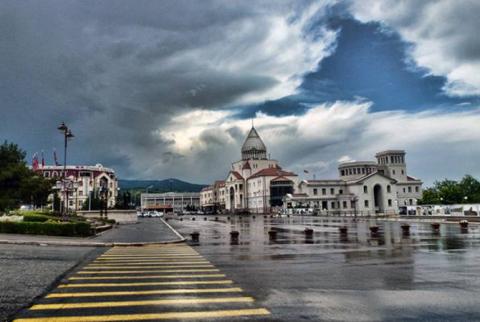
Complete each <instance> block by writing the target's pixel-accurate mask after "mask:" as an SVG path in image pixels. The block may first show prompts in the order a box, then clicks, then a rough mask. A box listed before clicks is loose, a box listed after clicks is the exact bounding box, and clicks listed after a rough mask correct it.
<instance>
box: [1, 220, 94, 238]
mask: <svg viewBox="0 0 480 322" xmlns="http://www.w3.org/2000/svg"><path fill="white" fill-rule="evenodd" d="M0 233H9V234H33V235H50V236H90V235H93V230H92V229H91V227H90V224H88V223H84V222H77V223H51V222H0Z"/></svg>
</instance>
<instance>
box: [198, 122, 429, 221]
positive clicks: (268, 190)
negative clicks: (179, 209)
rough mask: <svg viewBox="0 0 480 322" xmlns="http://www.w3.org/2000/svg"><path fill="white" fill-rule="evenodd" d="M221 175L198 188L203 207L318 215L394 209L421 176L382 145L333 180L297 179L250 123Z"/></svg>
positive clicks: (407, 202)
mask: <svg viewBox="0 0 480 322" xmlns="http://www.w3.org/2000/svg"><path fill="white" fill-rule="evenodd" d="M241 155H242V158H241V160H239V161H237V162H234V163H233V164H232V166H231V170H230V171H229V173H228V174H227V177H226V179H225V180H221V181H216V182H215V183H214V184H212V185H211V186H208V187H206V188H204V189H203V190H202V191H201V192H200V205H201V207H202V208H203V209H205V210H207V211H214V212H216V211H228V212H232V213H236V212H250V213H269V212H271V211H272V210H274V209H280V208H283V209H288V208H303V209H304V208H308V209H312V210H313V211H315V212H318V213H324V214H356V215H374V214H399V213H403V212H405V211H406V210H407V208H408V207H412V206H415V205H416V204H417V200H418V199H420V198H421V197H422V181H421V180H419V179H417V178H415V177H412V176H409V175H407V166H406V161H405V151H403V150H387V151H382V152H379V153H377V154H376V156H375V157H376V159H377V160H376V162H375V161H355V162H344V163H340V164H339V166H338V174H339V178H338V179H333V180H300V179H299V177H298V175H297V174H295V173H293V172H291V171H287V170H284V169H282V167H281V166H280V165H279V163H278V161H277V160H273V159H270V158H269V157H268V154H267V148H266V146H265V144H264V143H263V141H262V139H261V138H260V136H259V134H258V132H257V130H256V129H255V128H254V127H252V129H251V130H250V132H249V133H248V135H247V138H246V139H245V142H244V143H243V146H242V149H241Z"/></svg>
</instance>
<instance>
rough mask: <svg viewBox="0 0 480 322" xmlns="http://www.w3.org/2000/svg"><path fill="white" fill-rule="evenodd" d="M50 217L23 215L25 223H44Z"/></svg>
mask: <svg viewBox="0 0 480 322" xmlns="http://www.w3.org/2000/svg"><path fill="white" fill-rule="evenodd" d="M48 219H50V217H48V216H44V215H23V221H25V222H27V221H28V222H46V221H47V220H48Z"/></svg>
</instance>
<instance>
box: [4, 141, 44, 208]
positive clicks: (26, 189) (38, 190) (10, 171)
mask: <svg viewBox="0 0 480 322" xmlns="http://www.w3.org/2000/svg"><path fill="white" fill-rule="evenodd" d="M25 155H26V153H25V151H23V150H21V149H20V148H19V147H18V145H16V144H14V143H8V142H7V141H5V142H4V143H3V144H2V145H0V211H5V210H7V209H15V208H18V206H19V205H20V204H21V203H27V204H33V205H34V206H43V205H45V204H46V203H47V198H48V195H49V194H50V193H51V190H52V186H53V184H52V182H51V181H50V180H48V179H45V178H44V177H42V176H39V175H38V174H37V173H35V172H34V171H32V170H31V169H29V168H28V167H27V164H26V162H25Z"/></svg>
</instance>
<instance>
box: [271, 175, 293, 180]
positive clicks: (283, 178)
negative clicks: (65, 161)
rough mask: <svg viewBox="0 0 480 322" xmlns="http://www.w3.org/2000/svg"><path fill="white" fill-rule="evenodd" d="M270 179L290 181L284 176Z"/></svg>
mask: <svg viewBox="0 0 480 322" xmlns="http://www.w3.org/2000/svg"><path fill="white" fill-rule="evenodd" d="M272 181H292V180H290V179H288V178H285V177H284V176H280V177H276V178H275V179H272Z"/></svg>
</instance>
